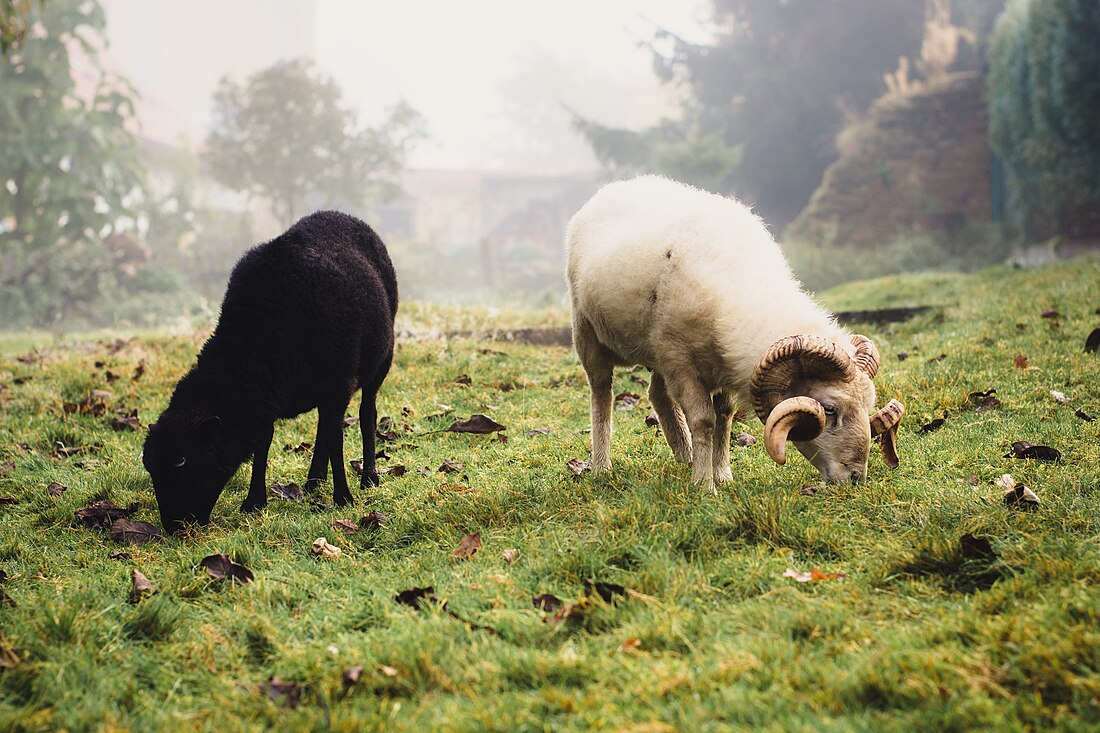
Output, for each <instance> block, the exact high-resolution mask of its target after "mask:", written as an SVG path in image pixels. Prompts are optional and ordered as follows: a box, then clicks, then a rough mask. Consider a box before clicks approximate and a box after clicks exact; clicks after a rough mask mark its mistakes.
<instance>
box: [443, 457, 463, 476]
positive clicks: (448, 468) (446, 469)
mask: <svg viewBox="0 0 1100 733" xmlns="http://www.w3.org/2000/svg"><path fill="white" fill-rule="evenodd" d="M465 465H466V464H464V463H462V462H460V461H452V460H450V459H449V458H448V459H444V461H443V464H442V465H441V466H440V467H439V468H438V469H436V470H437V471H439V472H440V473H457V472H458V471H461V470H462V469H463V468H464V467H465Z"/></svg>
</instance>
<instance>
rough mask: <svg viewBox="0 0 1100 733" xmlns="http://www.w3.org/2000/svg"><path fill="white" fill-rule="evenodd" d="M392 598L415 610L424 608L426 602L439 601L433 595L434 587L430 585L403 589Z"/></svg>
mask: <svg viewBox="0 0 1100 733" xmlns="http://www.w3.org/2000/svg"><path fill="white" fill-rule="evenodd" d="M393 600H395V601H396V602H398V603H400V604H401V605H403V606H409V607H411V608H415V609H417V610H420V609H421V608H425V607H426V606H427V605H428V604H432V603H438V601H439V599H438V598H436V597H435V588H433V587H432V586H430V585H428V586H425V587H423V588H409V589H408V590H403V591H401V592H400V593H398V594H397V595H396V596H394V597H393ZM444 605H445V604H444Z"/></svg>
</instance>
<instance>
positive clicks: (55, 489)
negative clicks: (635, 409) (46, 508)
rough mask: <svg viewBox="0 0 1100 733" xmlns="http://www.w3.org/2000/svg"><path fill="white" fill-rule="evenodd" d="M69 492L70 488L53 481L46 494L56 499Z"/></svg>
mask: <svg viewBox="0 0 1100 733" xmlns="http://www.w3.org/2000/svg"><path fill="white" fill-rule="evenodd" d="M68 490H69V487H68V486H66V485H65V484H62V483H59V482H57V481H51V482H50V485H49V486H47V487H46V493H47V494H49V495H50V496H52V497H55V498H56V497H58V496H61V495H62V494H64V493H65V492H66V491H68Z"/></svg>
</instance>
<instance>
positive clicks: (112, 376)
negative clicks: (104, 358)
mask: <svg viewBox="0 0 1100 733" xmlns="http://www.w3.org/2000/svg"><path fill="white" fill-rule="evenodd" d="M103 376H104V377H105V378H106V379H107V384H110V383H111V382H114V381H117V380H118V375H117V374H115V373H114V372H112V371H111V370H110V369H108V370H107V372H106V373H105V374H104V375H103Z"/></svg>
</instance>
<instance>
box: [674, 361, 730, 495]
mask: <svg viewBox="0 0 1100 733" xmlns="http://www.w3.org/2000/svg"><path fill="white" fill-rule="evenodd" d="M666 373H668V374H678V375H680V374H685V373H690V372H688V370H687V369H681V370H676V371H671V372H669V371H666ZM669 379H670V381H669V382H668V391H669V395H670V396H671V397H672V399H674V400H675V401H676V402H677V404H679V405H680V407H681V408H682V409H683V411H684V417H686V418H687V424H688V430H689V431H690V432H691V480H692V481H693V482H694V483H696V484H699V485H700V486H702V487H703V490H704V491H707V492H709V493H712V494H714V495H716V496H717V493H718V492H717V491H715V490H714V464H713V455H714V405H713V404H712V403H711V399H710V392H709V391H708V390H707V388H706V386H704V385H703V383H702V382H701V381H699V379H698V378H697V377H688V378H686V379H685V378H683V377H681V376H677V377H676V378H675V380H674V381H672V378H671V377H670V378H669Z"/></svg>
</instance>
